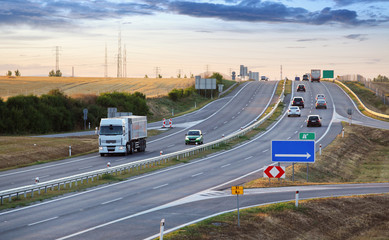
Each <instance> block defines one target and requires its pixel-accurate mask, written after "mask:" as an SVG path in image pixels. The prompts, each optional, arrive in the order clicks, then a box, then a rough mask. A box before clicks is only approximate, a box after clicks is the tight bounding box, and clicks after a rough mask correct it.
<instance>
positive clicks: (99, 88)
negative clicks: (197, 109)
mask: <svg viewBox="0 0 389 240" xmlns="http://www.w3.org/2000/svg"><path fill="white" fill-rule="evenodd" d="M194 82H195V80H194V78H92V77H74V78H73V77H6V76H0V97H1V98H3V99H4V100H6V99H7V98H8V97H11V96H15V95H30V94H33V95H37V96H40V95H42V94H46V93H48V92H49V91H50V90H52V89H59V90H61V91H63V92H64V93H65V94H66V95H68V96H71V97H72V96H77V95H79V94H96V95H99V94H100V93H104V92H113V91H120V92H130V93H133V92H136V91H138V92H141V93H143V94H146V97H148V98H152V97H157V96H163V95H167V93H168V92H170V90H172V89H173V88H187V87H189V86H191V85H193V84H194Z"/></svg>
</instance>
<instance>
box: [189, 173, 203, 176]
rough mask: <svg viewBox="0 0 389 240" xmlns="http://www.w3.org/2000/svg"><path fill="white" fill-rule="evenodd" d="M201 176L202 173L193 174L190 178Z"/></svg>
mask: <svg viewBox="0 0 389 240" xmlns="http://www.w3.org/2000/svg"><path fill="white" fill-rule="evenodd" d="M201 174H203V172H201V173H197V174H193V175H192V177H197V176H199V175H201Z"/></svg>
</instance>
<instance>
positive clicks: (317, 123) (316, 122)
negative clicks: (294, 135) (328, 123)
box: [306, 115, 322, 127]
mask: <svg viewBox="0 0 389 240" xmlns="http://www.w3.org/2000/svg"><path fill="white" fill-rule="evenodd" d="M321 119H322V118H321V117H320V116H319V115H308V117H307V120H306V122H307V127H321Z"/></svg>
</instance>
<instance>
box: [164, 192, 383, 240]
mask: <svg viewBox="0 0 389 240" xmlns="http://www.w3.org/2000/svg"><path fill="white" fill-rule="evenodd" d="M387 206H389V194H384V195H368V196H361V197H341V198H327V199H315V200H308V201H300V204H299V208H296V207H294V203H292V202H289V203H280V204H273V205H268V206H264V207H256V208H250V209H247V210H242V211H241V214H240V216H241V218H240V225H241V227H238V226H237V214H236V212H235V213H229V214H225V215H221V216H218V217H214V218H211V219H208V220H206V221H203V222H202V223H199V224H195V225H192V226H189V227H185V228H183V229H181V230H179V231H177V232H175V233H172V234H169V235H166V236H165V237H164V239H372V238H377V239H388V238H389V231H388V230H387V229H389V208H388V207H387ZM214 223H217V224H214Z"/></svg>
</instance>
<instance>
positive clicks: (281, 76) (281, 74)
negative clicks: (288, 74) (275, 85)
mask: <svg viewBox="0 0 389 240" xmlns="http://www.w3.org/2000/svg"><path fill="white" fill-rule="evenodd" d="M280 80H282V65H281V79H280Z"/></svg>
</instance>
